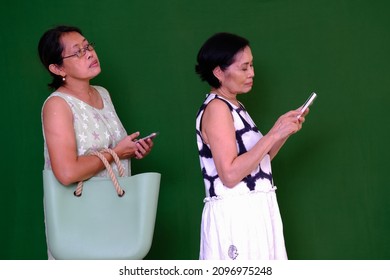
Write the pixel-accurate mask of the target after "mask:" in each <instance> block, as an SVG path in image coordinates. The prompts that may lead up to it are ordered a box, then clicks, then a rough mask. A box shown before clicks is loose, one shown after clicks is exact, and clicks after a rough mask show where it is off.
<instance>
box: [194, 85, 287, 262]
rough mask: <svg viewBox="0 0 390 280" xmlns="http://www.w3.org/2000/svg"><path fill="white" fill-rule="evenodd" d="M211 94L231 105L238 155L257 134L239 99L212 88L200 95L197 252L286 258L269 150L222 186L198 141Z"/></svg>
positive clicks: (202, 255)
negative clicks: (236, 102) (246, 172)
mask: <svg viewBox="0 0 390 280" xmlns="http://www.w3.org/2000/svg"><path fill="white" fill-rule="evenodd" d="M215 98H218V99H220V100H223V101H224V102H225V103H226V105H227V106H228V107H229V108H230V110H231V113H232V116H233V120H234V127H235V129H236V141H237V150H238V154H239V155H241V154H243V153H245V152H247V151H249V150H250V149H251V148H252V147H253V146H254V145H255V144H256V143H257V142H258V141H259V139H260V138H261V137H263V136H262V134H261V133H260V132H259V130H258V129H257V127H256V125H255V124H254V122H253V120H252V119H251V117H250V116H249V114H248V113H247V111H246V110H245V108H244V107H243V106H242V105H241V104H240V105H241V106H240V107H237V106H235V105H234V104H232V103H230V102H229V101H227V100H225V99H224V98H222V97H220V96H218V95H216V94H214V93H211V94H208V95H207V96H206V99H205V101H204V103H203V105H202V106H201V108H200V109H199V112H198V114H197V118H196V132H197V145H198V150H199V159H200V166H201V169H202V175H203V179H204V183H205V192H206V198H205V199H204V203H205V205H204V208H203V213H202V223H201V244H200V256H199V257H200V259H205V260H206V259H210V260H212V259H213V260H229V259H230V260H250V259H258V260H273V259H287V253H286V248H285V243H284V236H283V224H282V219H281V216H280V212H279V207H278V202H277V200H276V194H275V190H276V187H275V186H274V184H273V179H272V171H271V161H270V157H269V155H266V156H265V157H264V158H263V160H262V161H261V163H260V164H259V166H258V167H257V168H256V169H255V170H253V171H252V172H251V174H249V175H248V176H246V177H245V178H243V179H242V181H241V182H240V183H238V184H237V185H236V186H235V187H234V188H228V187H226V186H224V185H223V183H222V182H221V180H220V178H219V176H218V174H217V171H216V167H215V164H214V161H213V158H212V154H211V150H210V147H209V146H208V145H207V144H205V143H204V141H203V138H202V133H201V121H202V116H203V112H204V109H205V108H206V106H207V105H208V104H209V102H210V101H212V100H213V99H215Z"/></svg>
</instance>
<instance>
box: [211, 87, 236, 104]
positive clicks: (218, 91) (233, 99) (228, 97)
mask: <svg viewBox="0 0 390 280" xmlns="http://www.w3.org/2000/svg"><path fill="white" fill-rule="evenodd" d="M211 92H212V93H215V94H216V95H218V96H221V97H223V98H224V99H226V100H228V101H229V102H231V103H232V104H234V105H236V106H239V102H238V100H237V94H233V93H230V92H227V91H226V90H224V89H223V88H218V89H215V88H212V89H211Z"/></svg>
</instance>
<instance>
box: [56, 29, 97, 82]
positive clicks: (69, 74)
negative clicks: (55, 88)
mask: <svg viewBox="0 0 390 280" xmlns="http://www.w3.org/2000/svg"><path fill="white" fill-rule="evenodd" d="M61 43H62V46H63V49H64V50H63V52H62V57H67V56H70V57H67V58H64V59H63V64H62V66H61V68H62V70H63V71H64V72H65V73H66V80H67V82H68V81H70V80H71V79H79V80H90V79H92V78H94V77H96V76H97V75H98V74H99V73H100V71H101V69H100V63H99V59H98V56H97V54H96V52H95V50H88V49H86V48H87V47H88V44H89V42H88V40H87V39H85V38H84V37H83V36H82V35H81V34H80V33H78V32H70V33H65V34H64V35H63V36H62V37H61ZM80 50H81V51H82V54H84V55H82V56H81V57H78V56H77V55H74V56H72V55H73V54H75V53H77V52H78V51H80Z"/></svg>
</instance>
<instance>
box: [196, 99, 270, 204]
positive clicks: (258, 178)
mask: <svg viewBox="0 0 390 280" xmlns="http://www.w3.org/2000/svg"><path fill="white" fill-rule="evenodd" d="M215 98H218V99H220V100H222V101H224V102H225V103H226V105H227V106H228V107H229V109H230V111H231V113H232V116H233V120H234V127H235V129H236V143H237V151H238V155H241V154H243V153H245V152H247V151H249V150H250V149H251V148H252V147H253V146H254V145H255V144H256V143H257V142H258V141H259V140H260V139H261V137H263V135H262V134H261V133H260V131H259V130H258V129H257V127H256V125H255V123H254V122H253V120H252V118H251V117H250V116H249V114H248V112H247V111H246V110H245V108H244V106H243V105H242V104H241V103H240V106H239V107H237V106H236V105H234V104H232V103H231V102H229V101H228V100H226V99H224V98H223V97H221V96H218V95H216V94H215V93H210V94H207V95H206V99H205V101H204V102H203V104H202V106H201V107H200V109H199V111H198V114H197V117H196V138H197V145H198V151H199V159H200V166H201V169H202V175H203V180H204V183H205V190H206V199H205V201H207V200H208V199H215V198H223V197H226V196H235V195H239V194H245V193H248V192H252V191H266V192H267V191H270V190H274V189H275V187H274V186H273V179H272V171H271V160H270V157H269V155H268V154H267V155H266V156H265V157H264V158H263V159H262V161H261V162H260V164H259V165H258V167H257V168H256V169H255V170H253V171H252V172H251V173H250V174H248V175H247V176H246V177H245V178H243V179H242V180H241V182H239V183H238V184H237V185H236V186H235V187H234V188H228V187H226V186H224V185H223V183H222V181H221V180H220V178H219V176H218V173H217V170H216V167H215V164H214V160H213V158H212V154H211V150H210V146H209V145H207V144H206V143H205V142H204V141H203V137H202V133H201V122H202V117H203V113H204V110H205V108H206V106H207V105H208V104H209V103H210V101H212V100H213V99H215Z"/></svg>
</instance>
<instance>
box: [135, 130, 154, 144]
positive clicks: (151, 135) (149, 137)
mask: <svg viewBox="0 0 390 280" xmlns="http://www.w3.org/2000/svg"><path fill="white" fill-rule="evenodd" d="M159 133H160V132H153V133H151V134H149V135H148V136H145V137H144V138H141V139H138V140H137V141H135V142H138V141H139V140H147V139H153V138H154V137H156V136H157V135H159Z"/></svg>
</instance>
